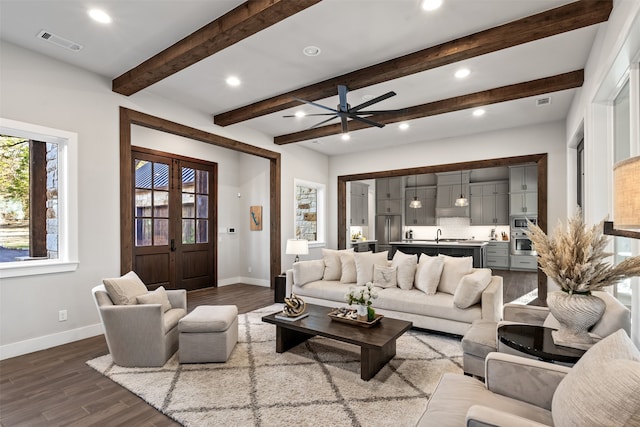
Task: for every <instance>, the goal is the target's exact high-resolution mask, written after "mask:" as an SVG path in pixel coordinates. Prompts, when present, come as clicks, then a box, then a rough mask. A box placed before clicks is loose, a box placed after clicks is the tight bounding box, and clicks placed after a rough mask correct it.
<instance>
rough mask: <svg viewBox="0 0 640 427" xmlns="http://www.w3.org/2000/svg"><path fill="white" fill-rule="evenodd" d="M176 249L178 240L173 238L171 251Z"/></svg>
mask: <svg viewBox="0 0 640 427" xmlns="http://www.w3.org/2000/svg"><path fill="white" fill-rule="evenodd" d="M175 251H176V240H175V239H171V252H175Z"/></svg>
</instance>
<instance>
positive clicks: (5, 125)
mask: <svg viewBox="0 0 640 427" xmlns="http://www.w3.org/2000/svg"><path fill="white" fill-rule="evenodd" d="M76 145H77V135H76V134H75V133H71V132H66V131H61V130H57V129H50V128H45V127H42V126H37V125H32V124H28V123H22V122H17V121H13V120H8V119H0V146H1V151H0V155H1V156H2V159H1V161H2V162H3V164H2V165H1V166H0V169H2V171H1V172H0V277H13V276H23V275H32V274H44V273H53V272H60V271H70V270H74V269H75V268H76V265H77V261H76V258H77V225H76V224H77V215H76V212H75V209H71V207H72V206H74V207H75V206H76V198H77V191H75V182H76V179H75V164H76V157H77V153H76ZM72 165H73V166H74V167H70V166H72Z"/></svg>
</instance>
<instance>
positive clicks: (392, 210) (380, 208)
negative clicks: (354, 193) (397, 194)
mask: <svg viewBox="0 0 640 427" xmlns="http://www.w3.org/2000/svg"><path fill="white" fill-rule="evenodd" d="M376 214H377V215H402V199H384V200H376Z"/></svg>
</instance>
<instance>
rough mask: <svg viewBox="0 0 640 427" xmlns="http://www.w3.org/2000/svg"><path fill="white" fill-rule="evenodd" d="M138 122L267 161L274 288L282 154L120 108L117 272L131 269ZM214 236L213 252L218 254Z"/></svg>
mask: <svg viewBox="0 0 640 427" xmlns="http://www.w3.org/2000/svg"><path fill="white" fill-rule="evenodd" d="M132 125H138V126H142V127H145V128H149V129H154V130H157V131H160V132H166V133H170V134H173V135H177V136H182V137H185V138H189V139H193V140H196V141H200V142H204V143H207V144H211V145H215V146H218V147H222V148H227V149H229V150H233V151H237V152H240V153H243V154H250V155H253V156H258V157H262V158H265V159H268V160H269V190H270V191H269V209H270V215H269V217H270V224H269V241H270V244H269V251H270V253H269V254H268V256H269V260H270V261H269V262H270V274H271V277H270V283H271V289H274V288H275V278H276V276H277V275H279V274H280V270H281V230H280V228H281V227H280V213H281V207H280V205H281V189H280V187H281V155H280V153H277V152H275V151H270V150H267V149H264V148H260V147H256V146H253V145H250V144H246V143H244V142H240V141H236V140H234V139H230V138H225V137H223V136H219V135H215V134H213V133H209V132H205V131H203V130H200V129H196V128H192V127H190V126H185V125H182V124H180V123H176V122H172V121H169V120H165V119H162V118H160V117H156V116H152V115H149V114H145V113H141V112H139V111H135V110H131V109H129V108H125V107H120V273H121V274H125V273H127V272H129V271H131V270H132V268H133V249H134V248H133V239H132V238H131V236H132V235H133V197H132V188H133V187H132V185H133V181H132V180H133V175H132V173H131V161H132V153H131V151H132V147H131V126H132ZM217 240H218V239H217V236H216V239H215V240H214V251H215V253H216V254H217V252H218V246H217Z"/></svg>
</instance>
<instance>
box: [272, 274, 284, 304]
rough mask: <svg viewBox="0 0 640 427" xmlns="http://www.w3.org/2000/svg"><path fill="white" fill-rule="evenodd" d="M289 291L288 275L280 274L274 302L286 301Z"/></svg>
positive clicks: (276, 280) (277, 279) (276, 282)
mask: <svg viewBox="0 0 640 427" xmlns="http://www.w3.org/2000/svg"><path fill="white" fill-rule="evenodd" d="M286 292H287V276H286V275H284V274H280V275H278V276H276V279H275V295H274V298H273V302H284V297H285V294H286Z"/></svg>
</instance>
